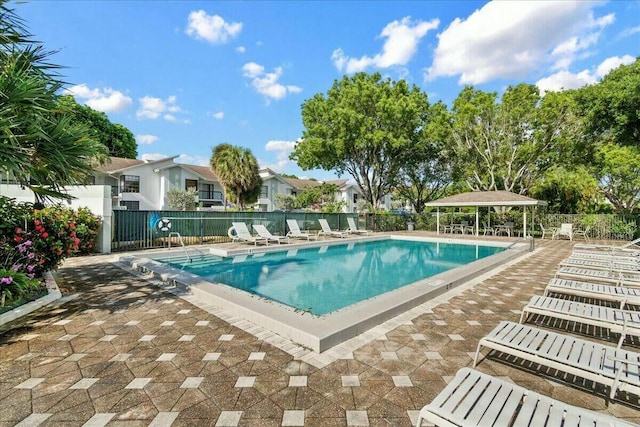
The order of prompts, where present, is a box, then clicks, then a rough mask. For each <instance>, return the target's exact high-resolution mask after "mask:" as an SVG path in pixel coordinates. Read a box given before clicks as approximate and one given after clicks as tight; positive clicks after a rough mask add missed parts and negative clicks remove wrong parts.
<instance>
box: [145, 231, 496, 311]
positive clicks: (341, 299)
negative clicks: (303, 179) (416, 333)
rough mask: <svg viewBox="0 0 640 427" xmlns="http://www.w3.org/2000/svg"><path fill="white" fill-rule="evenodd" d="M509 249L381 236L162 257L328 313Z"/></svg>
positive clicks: (225, 281)
mask: <svg viewBox="0 0 640 427" xmlns="http://www.w3.org/2000/svg"><path fill="white" fill-rule="evenodd" d="M503 250H504V248H500V247H494V246H470V245H460V244H453V243H436V242H424V241H409V240H379V241H370V242H358V243H350V244H340V245H335V246H321V247H319V248H318V247H314V248H305V249H294V250H291V249H289V250H283V251H279V252H269V253H264V252H263V253H259V254H251V255H246V254H245V255H238V256H235V257H227V258H224V257H219V256H214V255H206V256H200V257H195V258H193V259H187V258H186V257H184V258H181V259H180V258H179V259H176V258H175V257H173V258H156V259H157V260H158V261H160V262H167V263H169V264H170V265H172V266H174V267H177V268H180V269H182V270H183V271H186V272H189V273H193V274H195V275H198V276H200V277H202V278H204V279H206V280H210V281H212V282H215V283H223V284H225V285H228V286H232V287H234V288H236V289H241V290H243V291H245V292H249V293H251V294H254V295H258V296H261V297H264V298H268V299H271V300H274V301H278V302H280V303H282V304H286V305H288V306H290V307H293V308H295V309H298V310H302V311H305V312H309V313H311V314H314V315H324V314H328V313H331V312H334V311H336V310H339V309H341V308H345V307H348V306H350V305H352V304H356V303H358V302H360V301H364V300H366V299H369V298H372V297H375V296H378V295H381V294H384V293H387V292H389V291H393V290H395V289H398V288H400V287H402V286H406V285H409V284H411V283H414V282H417V281H419V280H422V279H425V278H428V277H432V276H434V275H436V274H438V273H442V272H444V271H447V270H450V269H453V268H456V267H459V266H461V265H465V264H467V263H469V262H472V261H475V260H478V259H481V258H485V257H487V256H490V255H494V254H496V253H498V252H501V251H503Z"/></svg>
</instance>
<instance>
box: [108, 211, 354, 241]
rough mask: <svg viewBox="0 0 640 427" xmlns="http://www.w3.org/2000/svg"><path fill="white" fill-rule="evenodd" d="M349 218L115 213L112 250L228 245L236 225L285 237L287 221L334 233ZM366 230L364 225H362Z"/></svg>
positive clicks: (294, 214)
mask: <svg viewBox="0 0 640 427" xmlns="http://www.w3.org/2000/svg"><path fill="white" fill-rule="evenodd" d="M347 217H353V218H358V216H357V215H355V214H325V213H306V212H301V213H298V212H215V211H126V210H122V211H121V210H116V211H113V221H112V224H113V228H112V233H111V236H112V238H111V250H112V251H123V250H136V249H149V248H159V247H164V246H166V245H167V244H168V243H169V241H170V240H172V242H171V245H174V244H176V243H178V241H177V239H178V237H177V235H175V234H170V233H179V234H180V237H181V238H182V240H183V242H184V244H185V245H193V244H203V243H222V242H228V241H230V240H231V239H230V238H229V235H228V231H229V228H230V227H231V223H232V222H234V221H243V222H245V223H246V224H247V226H248V227H249V229H250V230H251V225H252V224H262V225H264V226H266V227H267V229H268V230H269V231H270V232H271V233H273V234H280V235H285V234H286V233H287V232H288V231H289V229H288V228H287V225H286V224H287V219H295V220H296V221H298V225H299V226H300V228H301V229H302V230H309V231H317V230H319V229H320V224H319V223H318V218H325V219H326V220H327V222H328V223H329V226H330V227H331V228H332V229H334V230H344V229H346V228H347V227H348V224H347ZM361 226H362V227H364V223H361Z"/></svg>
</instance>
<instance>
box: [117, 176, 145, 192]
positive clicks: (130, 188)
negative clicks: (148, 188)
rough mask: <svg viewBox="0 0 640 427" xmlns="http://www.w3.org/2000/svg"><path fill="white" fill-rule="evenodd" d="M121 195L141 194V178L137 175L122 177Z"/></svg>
mask: <svg viewBox="0 0 640 427" xmlns="http://www.w3.org/2000/svg"><path fill="white" fill-rule="evenodd" d="M120 192H121V193H139V192H140V177H139V176H136V175H122V176H121V177H120Z"/></svg>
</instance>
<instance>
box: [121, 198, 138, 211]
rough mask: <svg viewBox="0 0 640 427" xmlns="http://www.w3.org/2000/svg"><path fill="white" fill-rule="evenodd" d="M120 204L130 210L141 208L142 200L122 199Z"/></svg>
mask: <svg viewBox="0 0 640 427" xmlns="http://www.w3.org/2000/svg"><path fill="white" fill-rule="evenodd" d="M120 206H125V207H126V208H127V210H128V211H139V210H140V202H139V201H137V200H120Z"/></svg>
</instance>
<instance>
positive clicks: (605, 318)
mask: <svg viewBox="0 0 640 427" xmlns="http://www.w3.org/2000/svg"><path fill="white" fill-rule="evenodd" d="M531 314H539V315H541V316H548V317H552V318H555V319H562V320H568V321H570V322H576V323H582V324H585V325H591V326H597V327H600V328H603V329H608V330H610V331H611V332H612V333H614V334H620V339H619V341H618V348H620V346H622V343H623V342H624V339H625V337H626V336H627V335H630V336H637V337H640V312H638V311H629V310H620V309H619V308H612V307H605V306H602V305H592V304H584V303H581V302H576V301H570V300H566V299H559V298H549V297H543V296H540V295H536V296H534V297H532V298H531V300H530V301H529V303H528V304H527V305H526V306H525V307H524V308H523V309H522V315H521V316H520V323H524V322H525V321H526V320H527V319H528V317H529V315H531Z"/></svg>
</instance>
